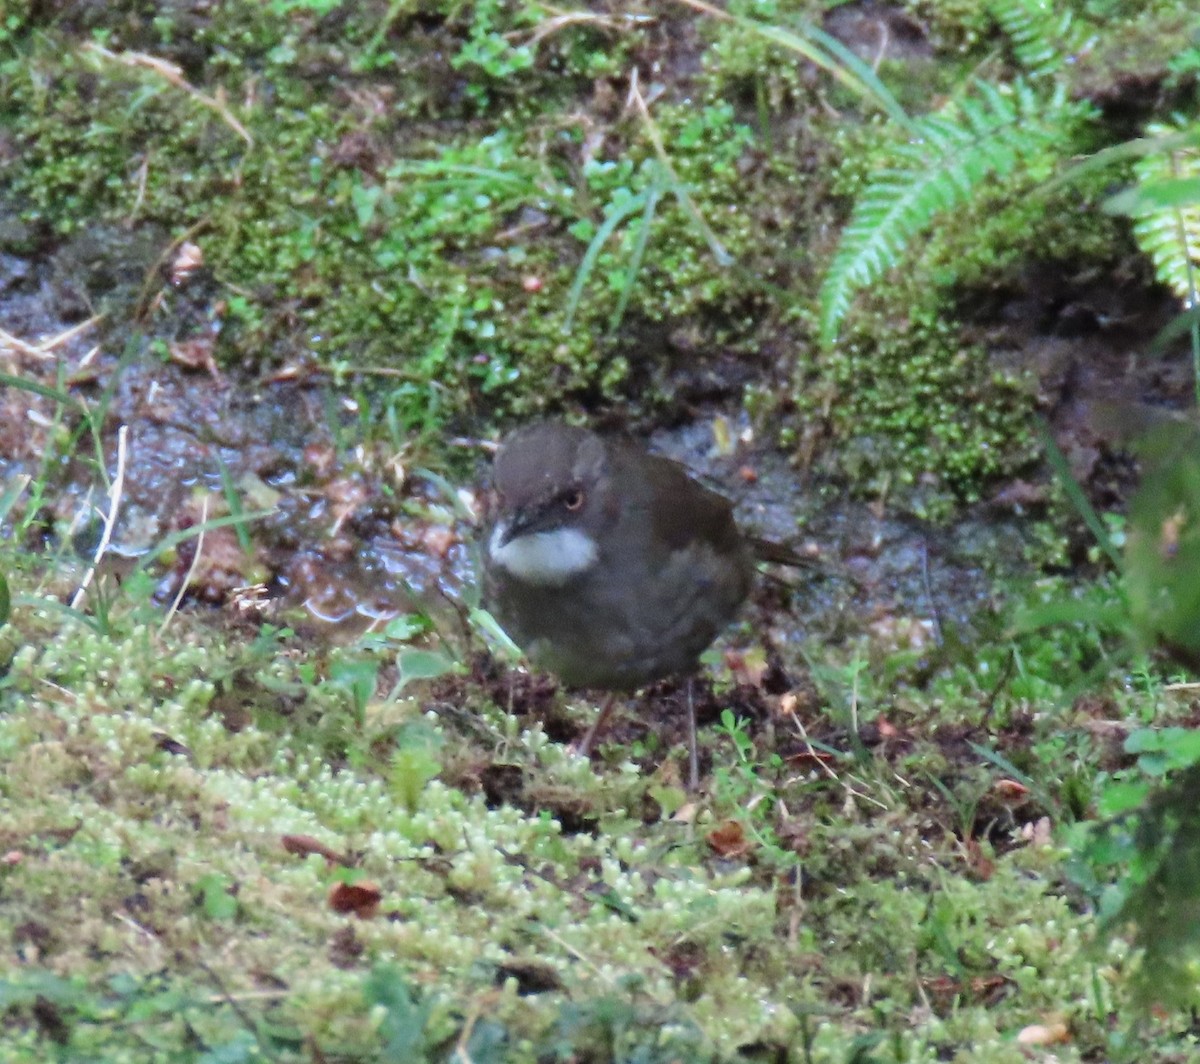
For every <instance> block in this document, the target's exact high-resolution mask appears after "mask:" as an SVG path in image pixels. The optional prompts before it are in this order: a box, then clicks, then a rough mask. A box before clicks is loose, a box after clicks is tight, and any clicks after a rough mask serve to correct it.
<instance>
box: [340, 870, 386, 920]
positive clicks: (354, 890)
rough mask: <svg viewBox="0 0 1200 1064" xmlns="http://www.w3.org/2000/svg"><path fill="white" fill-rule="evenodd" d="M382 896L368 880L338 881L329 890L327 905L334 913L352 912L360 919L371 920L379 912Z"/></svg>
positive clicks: (376, 886) (377, 888)
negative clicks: (354, 881)
mask: <svg viewBox="0 0 1200 1064" xmlns="http://www.w3.org/2000/svg"><path fill="white" fill-rule="evenodd" d="M382 898H383V891H381V890H380V889H379V887H378V885H377V884H375V883H371V882H369V881H368V880H365V879H364V880H360V881H359V882H358V883H338V884H336V885H335V886H334V888H333V889H332V890H331V891H330V892H329V907H330V908H331V909H332V910H333V911H334V912H335V913H353V914H354V915H355V916H357V917H358V918H359V919H360V920H372V919H374V918H375V917H376V916H377V915H378V913H379V902H380V900H381V899H382Z"/></svg>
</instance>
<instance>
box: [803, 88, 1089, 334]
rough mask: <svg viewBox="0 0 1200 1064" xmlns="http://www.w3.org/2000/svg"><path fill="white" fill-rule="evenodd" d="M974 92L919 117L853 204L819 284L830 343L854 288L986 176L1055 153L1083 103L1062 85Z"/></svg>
mask: <svg viewBox="0 0 1200 1064" xmlns="http://www.w3.org/2000/svg"><path fill="white" fill-rule="evenodd" d="M975 89H976V92H977V96H975V97H974V98H970V97H969V98H965V99H961V100H958V101H954V102H952V103H951V104H949V105H947V106H946V107H945V108H943V110H942V111H941V112H940V113H939V114H936V115H931V116H928V117H926V118H922V119H918V120H917V121H916V126H917V129H918V132H919V134H920V135H919V137H918V138H916V139H914V140H911V141H909V142H908V143H907V144H903V145H901V146H900V147H899V148H897V149H896V150H895V153H894V156H893V160H892V164H891V165H890V166H888V167H886V168H885V169H883V170H882V171H880V173H878V174H877V175H876V176H875V178H874V179H873V180H872V181H871V183H870V184H869V185H868V186H867V188H866V190H865V191H864V192H863V194H862V196H861V197H860V198H859V201H858V202H857V203H856V204H855V206H854V210H853V212H852V213H851V216H850V221H849V222H848V223H847V224H846V228H845V231H844V232H843V233H842V239H841V243H840V245H839V246H838V250H837V252H836V253H835V254H834V258H833V262H832V264H831V265H830V267H829V272H828V273H827V274H826V276H825V280H824V283H823V284H822V286H821V295H820V308H821V309H820V321H821V341H822V343H824V344H826V345H828V344H831V343H832V342H833V341H834V339H836V337H837V332H838V328H839V327H840V325H841V322H842V319H843V318H844V317H845V315H846V311H847V310H848V309H849V307H850V302H851V300H852V299H853V298H854V295H855V293H857V292H858V291H859V289H861V288H865V287H866V286H868V285H870V284H872V283H873V282H874V281H876V280H877V279H878V278H879V277H880V276H882V275H883V274H884V273H886V272H887V271H888V270H889V269H891V268H892V267H893V266H895V265H896V264H897V263H898V262H899V261H900V259H901V257H902V256H903V255H904V253H905V250H906V249H907V247H908V244H909V242H910V241H911V240H912V238H913V237H915V236H916V235H917V234H918V233H920V232H921V231H922V230H923V229H925V228H926V227H927V226H928V225H929V224H930V223H931V222H932V221H933V220H934V218H935V217H937V215H939V214H944V213H946V212H947V211H949V210H952V209H953V208H955V207H957V206H959V205H961V204H963V203H965V202H968V201H969V200H970V199H971V197H972V196H973V195H974V194H975V191H976V190H977V189H978V188H979V187H980V185H981V184H982V183H983V182H984V181H985V180H987V179H988V178H989V177H997V176H1003V175H1005V174H1008V173H1011V172H1012V171H1013V170H1014V169H1015V168H1016V167H1017V166H1018V164H1020V163H1022V162H1023V161H1027V160H1029V159H1030V158H1032V157H1036V156H1038V155H1044V154H1047V153H1053V154H1055V155H1057V154H1058V152H1059V150H1060V149H1059V148H1058V145H1059V142H1060V141H1061V140H1062V138H1063V136H1064V129H1065V128H1066V127H1067V125H1068V124H1069V123H1070V121H1071V120H1072V119H1073V118H1074V117H1075V116H1077V115H1080V114H1083V113H1084V112H1085V110H1086V105H1081V104H1075V103H1071V102H1070V101H1069V100H1068V99H1067V97H1066V92H1065V90H1064V89H1063V88H1062V87H1061V86H1060V87H1058V88H1057V89H1056V90H1055V91H1054V93H1053V94H1052V95H1050V96H1048V97H1047V96H1045V95H1042V94H1040V93H1037V92H1035V91H1033V90H1032V89H1031V88H1030V87H1029V86H1028V85H1025V84H1023V83H1018V84H1017V85H1015V86H1013V87H1012V89H1011V91H1010V92H1007V93H1005V92H1003V91H1001V90H999V89H997V88H996V87H994V86H991V85H988V84H986V83H982V82H980V83H977V84H976V86H975Z"/></svg>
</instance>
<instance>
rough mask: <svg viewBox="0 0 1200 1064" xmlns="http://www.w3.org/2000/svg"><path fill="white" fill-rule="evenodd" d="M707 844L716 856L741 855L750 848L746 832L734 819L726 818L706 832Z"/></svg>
mask: <svg viewBox="0 0 1200 1064" xmlns="http://www.w3.org/2000/svg"><path fill="white" fill-rule="evenodd" d="M707 841H708V845H709V847H710V848H711V849H712V851H713V853H715V854H716V855H717V856H718V857H741V856H742V855H743V854H744V853H746V851H747V850H749V849H750V843H749V842H748V841H747V840H746V832H745V831H744V830H743V829H742V825H741V824H739V823H738V822H737V821H736V820H726V821H725V822H724V823H723V824H719V825H717V827H715V828H713V829H712V831H710V832H709V833H708V840H707Z"/></svg>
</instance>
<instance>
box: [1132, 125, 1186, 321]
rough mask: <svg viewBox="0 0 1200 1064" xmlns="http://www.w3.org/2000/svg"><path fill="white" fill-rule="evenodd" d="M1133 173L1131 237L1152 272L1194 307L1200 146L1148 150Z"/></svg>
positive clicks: (1161, 129) (1162, 129) (1161, 130)
mask: <svg viewBox="0 0 1200 1064" xmlns="http://www.w3.org/2000/svg"><path fill="white" fill-rule="evenodd" d="M1146 132H1147V133H1148V134H1150V135H1151V136H1154V135H1168V134H1172V133H1177V132H1178V129H1176V128H1172V127H1170V126H1165V125H1152V126H1150V127H1149V128H1148V129H1147V130H1146ZM1134 172H1135V173H1136V174H1137V177H1138V185H1137V187H1136V188H1135V189H1134V190H1133V192H1134V196H1135V200H1134V205H1133V206H1132V208H1131V210H1130V212H1129V213H1132V214H1133V215H1134V223H1133V236H1134V239H1135V240H1136V241H1137V243H1138V247H1140V248H1141V249H1142V251H1143V252H1145V254H1147V255H1149V256H1150V261H1151V262H1153V263H1154V273H1155V276H1156V277H1158V279H1159V280H1160V281H1161V282H1162V283H1163V284H1165V285H1167V286H1168V287H1169V288H1170V289H1171V290H1172V291H1173V292H1174V293H1175V294H1176V295H1177V296H1179V298H1180V299H1182V300H1183V301H1184V303H1185V304H1187V305H1188V306H1193V305H1195V302H1196V284H1197V279H1196V277H1197V271H1200V147H1197V146H1195V145H1194V144H1193V146H1191V147H1176V148H1173V149H1171V150H1170V151H1164V152H1161V153H1159V154H1157V155H1147V156H1145V157H1144V158H1142V159H1140V160H1139V161H1138V162H1137V164H1136V165H1135V166H1134Z"/></svg>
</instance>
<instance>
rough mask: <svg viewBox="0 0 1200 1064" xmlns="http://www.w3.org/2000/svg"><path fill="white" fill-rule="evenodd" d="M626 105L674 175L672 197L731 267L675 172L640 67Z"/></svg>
mask: <svg viewBox="0 0 1200 1064" xmlns="http://www.w3.org/2000/svg"><path fill="white" fill-rule="evenodd" d="M626 103H627V105H628V104H633V105H634V107H635V108H636V109H637V112H638V114H639V115H641V118H642V123H643V124H644V125H645V127H646V135H647V136H648V137H649V138H650V143H651V144H652V145H653V146H654V154H655V155H657V156H658V161H659V165H661V166H662V168H663V169H664V170H666V172H667V173H668V174H669V175H670V178H671V183H670V186H669V187H670V190H671V192H672V194H673V195H674V196H675V198H676V199H677V200H678V201H679V205H680V206H681V207H682V208H683V209H684V211H685V212H686V213H687V214H688V215H689V216H690V217H691V219H692V222H693V223H694V224H695V226H696V228H697V229H699V230H700V232H701V234H702V235H703V237H704V240H705V242H706V243H707V244H708V249H709V250H710V251H711V252H712V254H713V258H715V259H716V260H717V265H718V266H728V265H730V264H731V263H732V262H733V256H732V255H730V254H729V252H728V251H726V250H725V245H724V244H722V243H721V241H720V239H719V238H718V237H717V234H716V233H714V232H713V231H712V228H711V227H710V226H709V224H708V222H706V221H705V220H704V215H702V214H701V213H700V209H699V208H698V207H697V206H696V204H695V203H693V202H692V197H691V196H690V195H688V190H687V189H686V188H685V187H684V184H683V182H682V181H681V180H680V179H679V175H678V174H677V173H676V172H675V168H674V167H673V166H672V165H671V157H670V156H669V155H668V154H667V149H666V147H665V145H664V144H663V140H662V135H661V134H660V133H659V131H658V126H657V125H656V124H655V122H654V119H653V118H651V117H650V108H649V107H648V106H647V104H646V98H645V97H644V96H643V95H642V90H641V88H640V87H639V86H638V71H637V67H634V68H633V71H632V72H631V73H630V75H629V96H628V99H627V100H626Z"/></svg>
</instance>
